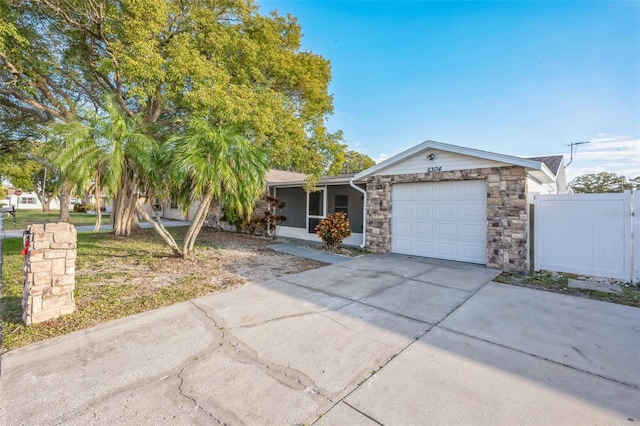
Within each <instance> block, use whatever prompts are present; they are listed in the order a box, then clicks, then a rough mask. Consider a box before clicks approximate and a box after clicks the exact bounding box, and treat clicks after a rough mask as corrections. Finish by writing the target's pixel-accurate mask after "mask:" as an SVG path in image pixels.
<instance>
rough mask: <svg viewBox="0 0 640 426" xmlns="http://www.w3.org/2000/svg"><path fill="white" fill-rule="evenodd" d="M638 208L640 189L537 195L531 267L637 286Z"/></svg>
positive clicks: (639, 268) (639, 253)
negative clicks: (618, 280) (601, 192)
mask: <svg viewBox="0 0 640 426" xmlns="http://www.w3.org/2000/svg"><path fill="white" fill-rule="evenodd" d="M634 210H635V211H634ZM639 210H640V191H635V192H634V193H631V192H630V191H626V192H624V193H617V194H564V195H557V194H550V195H536V196H535V201H534V215H533V216H534V220H533V225H534V227H533V228H534V229H533V232H531V233H530V235H531V236H532V238H533V250H532V252H533V261H532V263H533V266H534V268H535V269H536V270H540V269H545V270H549V271H556V272H571V273H576V274H584V275H592V276H599V277H609V278H616V279H620V280H624V281H630V282H633V283H638V282H640V241H639V240H640V216H639V215H638V211H639Z"/></svg>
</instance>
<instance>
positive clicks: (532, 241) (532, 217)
mask: <svg viewBox="0 0 640 426" xmlns="http://www.w3.org/2000/svg"><path fill="white" fill-rule="evenodd" d="M535 203H536V199H535V196H534V199H533V204H529V273H530V274H533V273H534V272H535V258H536V257H535V256H536V251H535V248H536V242H535V238H536V233H535V231H536V227H535V218H536V204H535Z"/></svg>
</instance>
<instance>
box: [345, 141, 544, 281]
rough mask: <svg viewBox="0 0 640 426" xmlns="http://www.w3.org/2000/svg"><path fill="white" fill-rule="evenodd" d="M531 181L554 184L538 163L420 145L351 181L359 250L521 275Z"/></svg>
mask: <svg viewBox="0 0 640 426" xmlns="http://www.w3.org/2000/svg"><path fill="white" fill-rule="evenodd" d="M530 179H535V180H536V181H537V182H539V183H540V184H553V183H554V182H555V177H554V175H553V173H551V171H550V170H549V168H548V167H547V166H546V165H545V164H544V163H543V162H541V161H538V160H532V159H524V158H519V157H513V156H510V155H503V154H497V153H492V152H488V151H480V150H476V149H471V148H464V147H460V146H455V145H448V144H443V143H440V142H435V141H426V142H423V143H422V144H420V145H417V146H415V147H413V148H410V149H408V150H407V151H404V152H402V153H400V154H398V155H396V156H394V157H392V158H389V159H387V160H385V161H383V162H381V163H378V164H376V165H375V166H373V167H371V168H369V169H367V170H365V171H363V172H361V173H358V174H356V175H355V176H354V178H353V180H354V181H355V182H362V181H366V184H367V186H366V188H367V194H366V211H365V214H366V229H365V239H366V247H367V248H368V249H369V250H371V251H372V252H375V253H383V254H384V253H398V254H408V255H414V256H423V257H432V258H438V259H446V260H455V261H463V262H470V263H479V264H484V265H486V266H487V267H489V268H499V269H503V270H505V271H510V272H526V271H527V270H528V268H529V252H528V246H529V244H528V228H529V226H528V224H529V212H528V206H527V195H528V191H527V184H528V180H530Z"/></svg>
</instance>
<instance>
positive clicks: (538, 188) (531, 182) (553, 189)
mask: <svg viewBox="0 0 640 426" xmlns="http://www.w3.org/2000/svg"><path fill="white" fill-rule="evenodd" d="M557 193H558V185H557V184H556V183H555V182H553V183H540V182H539V181H538V180H537V179H535V178H533V177H531V176H528V177H527V201H528V202H529V204H533V203H534V197H535V195H536V194H542V195H547V194H557Z"/></svg>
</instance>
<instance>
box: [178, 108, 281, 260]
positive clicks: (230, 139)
mask: <svg viewBox="0 0 640 426" xmlns="http://www.w3.org/2000/svg"><path fill="white" fill-rule="evenodd" d="M169 144H170V146H171V149H169V150H167V152H169V155H170V158H169V170H170V174H171V175H172V177H173V180H174V182H175V184H176V185H175V187H176V188H179V192H178V194H177V195H178V198H179V201H181V202H182V203H183V205H184V206H185V208H188V206H189V205H191V203H193V202H194V201H197V200H200V205H199V206H198V209H197V211H196V214H195V217H194V218H193V221H192V223H191V226H190V227H189V229H188V231H187V235H186V237H185V240H184V243H183V246H182V256H183V257H189V256H191V255H192V254H193V247H194V244H195V241H196V238H197V236H198V234H199V233H200V230H201V229H202V225H203V223H204V221H205V219H206V217H207V212H208V211H209V208H210V206H211V203H212V201H213V200H216V201H220V202H222V203H223V205H225V206H228V207H231V208H233V209H235V210H236V211H237V212H239V213H240V214H244V215H245V216H248V215H250V214H251V211H252V210H253V206H254V204H255V201H256V199H257V198H258V197H260V195H261V194H262V193H263V192H264V190H265V174H266V171H267V167H268V166H267V160H266V155H265V152H264V151H263V150H262V149H260V148H258V147H256V146H254V145H252V144H251V142H250V141H249V140H247V139H246V138H245V137H244V136H243V134H242V132H241V129H240V128H239V127H237V126H227V127H217V126H214V125H212V124H211V123H210V122H209V121H208V120H207V119H206V118H204V117H194V118H191V119H190V120H189V121H187V123H186V126H185V128H184V132H183V133H182V134H180V135H177V136H175V137H173V138H171V139H170V141H169Z"/></svg>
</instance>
